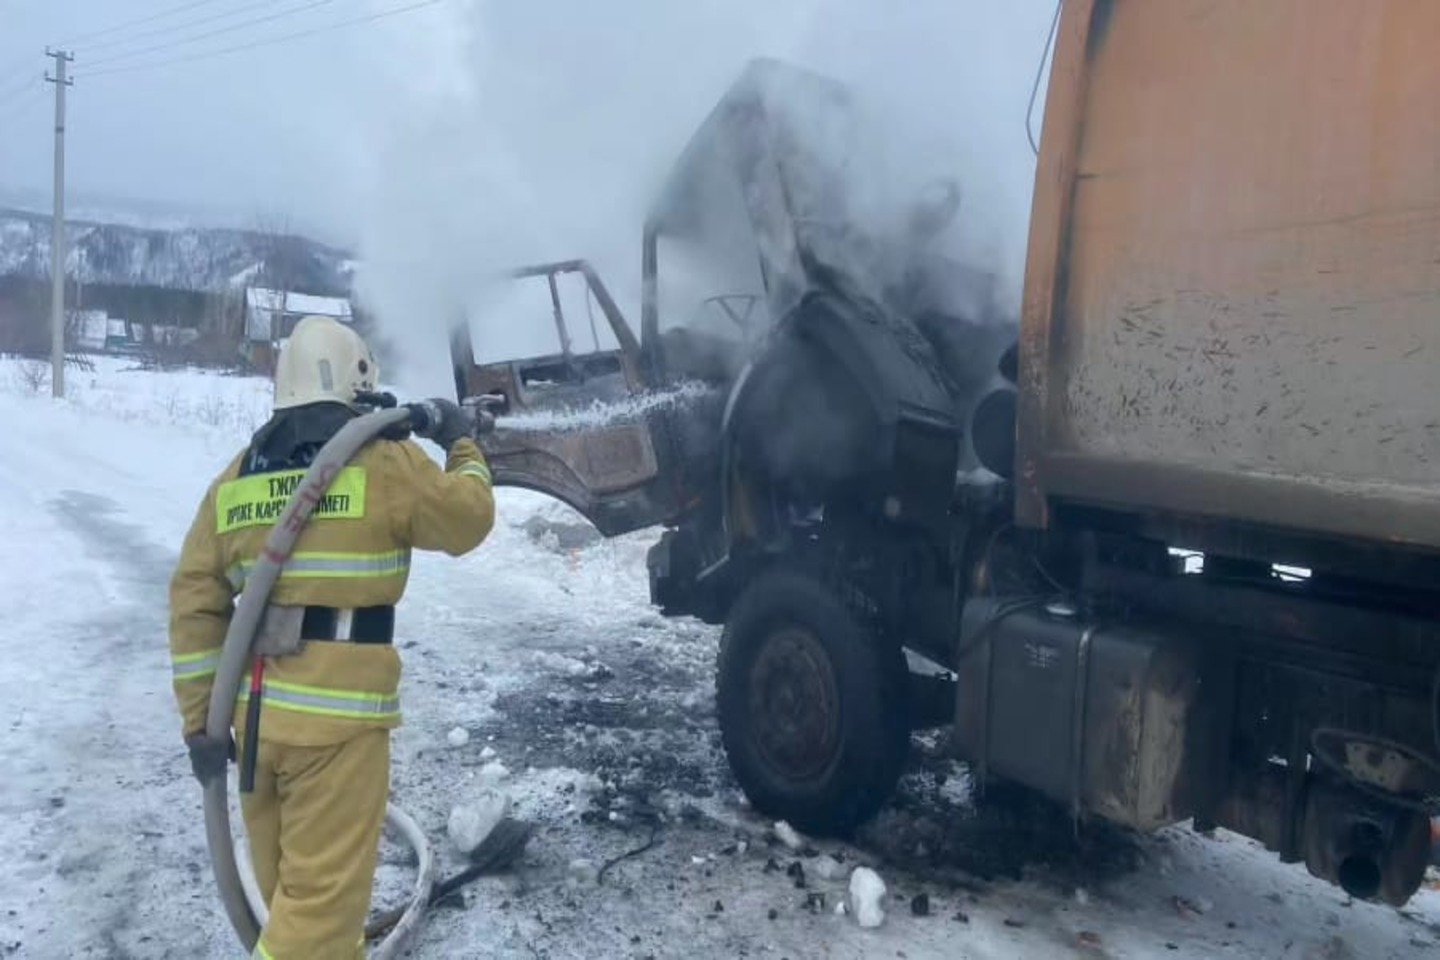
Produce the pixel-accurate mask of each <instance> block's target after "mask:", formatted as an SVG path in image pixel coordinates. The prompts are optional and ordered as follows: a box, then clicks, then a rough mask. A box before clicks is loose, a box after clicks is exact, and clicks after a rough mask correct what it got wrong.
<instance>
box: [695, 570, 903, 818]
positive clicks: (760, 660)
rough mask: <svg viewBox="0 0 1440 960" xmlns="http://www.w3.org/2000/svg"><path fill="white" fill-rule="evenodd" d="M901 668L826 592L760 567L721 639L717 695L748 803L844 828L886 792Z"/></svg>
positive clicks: (894, 751)
mask: <svg viewBox="0 0 1440 960" xmlns="http://www.w3.org/2000/svg"><path fill="white" fill-rule="evenodd" d="M905 679H906V667H905V659H904V655H903V654H902V653H901V652H900V650H899V649H898V648H896V647H888V646H885V645H882V644H880V643H879V642H877V641H876V640H875V639H874V638H873V637H871V636H870V635H869V634H868V632H867V631H866V630H865V629H863V628H862V626H861V625H860V624H859V623H858V622H856V620H855V618H854V617H853V616H851V614H850V612H849V611H848V610H846V609H845V607H844V606H843V605H842V604H841V603H840V601H839V600H837V599H836V598H835V596H834V595H833V594H832V593H831V592H830V591H829V590H827V589H826V588H825V587H823V586H822V585H821V584H819V583H817V582H816V581H815V580H813V579H810V578H809V577H805V576H802V575H800V574H796V573H789V572H779V573H769V574H762V575H761V577H760V579H758V580H757V581H756V582H755V583H754V584H752V585H751V586H750V587H749V588H748V589H747V590H746V591H745V593H743V594H742V595H741V597H740V599H739V600H738V601H737V602H736V604H735V606H734V608H733V610H732V612H731V615H730V619H729V621H728V622H727V623H726V625H725V633H724V636H723V637H722V639H721V641H720V661H719V670H718V673H717V678H716V688H717V690H716V694H717V695H716V700H717V709H718V712H719V717H720V734H721V739H722V741H723V742H724V745H725V753H726V755H727V756H728V757H729V760H730V768H731V769H732V770H733V771H734V773H735V778H736V779H737V780H738V781H740V786H741V787H742V788H743V789H744V791H745V795H746V796H747V797H749V798H750V802H751V803H752V804H753V805H754V806H755V808H756V809H757V810H759V811H761V812H762V813H765V814H766V815H768V816H772V817H776V818H779V819H783V820H787V821H789V822H790V823H791V824H793V825H794V826H795V827H797V828H799V829H801V830H804V831H806V832H808V833H813V834H817V835H842V836H843V835H846V834H848V833H850V832H851V831H852V830H853V829H854V828H855V827H857V826H859V825H860V824H861V823H864V822H865V821H866V820H868V819H870V818H871V817H872V816H874V815H875V813H876V812H877V811H879V809H880V807H881V805H882V804H884V803H885V801H886V800H887V799H889V797H890V794H891V793H892V792H893V791H894V789H895V782H896V780H898V779H899V777H900V770H901V768H902V767H903V766H904V763H905V754H906V751H907V750H908V748H909V744H910V733H909V714H908V712H907V710H906V707H905V703H904V690H905Z"/></svg>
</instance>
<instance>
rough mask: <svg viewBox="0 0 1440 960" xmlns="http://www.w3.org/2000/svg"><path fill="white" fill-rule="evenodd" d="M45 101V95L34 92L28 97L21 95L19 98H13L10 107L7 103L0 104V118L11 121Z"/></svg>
mask: <svg viewBox="0 0 1440 960" xmlns="http://www.w3.org/2000/svg"><path fill="white" fill-rule="evenodd" d="M44 102H45V98H44V97H42V96H38V95H36V94H32V95H31V96H30V97H29V98H28V99H27V98H25V97H20V98H19V99H16V100H11V101H10V104H9V107H8V108H7V107H6V105H4V104H0V120H6V121H9V120H15V119H18V118H20V117H23V116H24V115H25V114H27V113H29V112H30V111H31V110H33V109H35V108H36V107H37V106H39V105H40V104H42V103H44Z"/></svg>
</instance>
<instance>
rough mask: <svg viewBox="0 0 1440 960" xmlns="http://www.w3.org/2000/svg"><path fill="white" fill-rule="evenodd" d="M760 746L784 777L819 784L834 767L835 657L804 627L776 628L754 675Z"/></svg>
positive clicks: (837, 716) (753, 722)
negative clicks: (832, 662)
mask: <svg viewBox="0 0 1440 960" xmlns="http://www.w3.org/2000/svg"><path fill="white" fill-rule="evenodd" d="M750 715H751V729H752V731H753V734H754V739H755V746H756V748H757V749H758V752H759V754H760V757H761V759H762V760H764V762H765V764H766V765H767V766H769V767H770V768H771V770H772V771H774V772H775V773H776V774H777V775H778V776H780V777H782V778H784V779H786V780H790V781H792V782H794V781H808V780H814V779H816V778H818V777H820V776H821V775H823V774H824V773H825V772H826V770H827V769H828V768H829V767H830V765H831V764H832V763H833V762H834V759H835V753H836V750H837V747H838V745H839V741H840V710H839V695H838V692H837V689H836V685H835V673H834V670H833V669H832V668H831V666H830V658H829V657H828V656H826V654H825V648H824V647H823V646H822V645H821V643H820V641H819V639H818V638H816V636H815V635H814V634H813V633H811V632H810V631H809V630H806V629H804V628H802V627H798V626H793V625H787V626H783V627H780V628H778V629H776V630H775V631H774V632H772V633H771V634H770V636H769V637H767V638H766V640H765V641H764V642H763V643H762V644H761V645H760V650H759V652H758V654H757V656H756V658H755V664H754V666H753V668H752V669H751V671H750Z"/></svg>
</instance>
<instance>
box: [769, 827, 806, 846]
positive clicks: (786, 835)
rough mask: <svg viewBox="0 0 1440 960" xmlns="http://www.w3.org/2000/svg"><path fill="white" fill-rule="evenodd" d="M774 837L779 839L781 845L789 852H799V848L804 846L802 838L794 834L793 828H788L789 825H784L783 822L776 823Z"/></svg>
mask: <svg viewBox="0 0 1440 960" xmlns="http://www.w3.org/2000/svg"><path fill="white" fill-rule="evenodd" d="M775 836H776V837H778V838H779V839H780V842H781V843H783V844H785V846H787V847H789V848H790V849H791V850H799V849H800V848H801V847H803V846H805V840H804V838H803V837H801V836H800V834H798V833H796V832H795V828H794V827H792V826H790V824H788V823H786V822H785V821H784V820H779V821H777V822H776V824H775Z"/></svg>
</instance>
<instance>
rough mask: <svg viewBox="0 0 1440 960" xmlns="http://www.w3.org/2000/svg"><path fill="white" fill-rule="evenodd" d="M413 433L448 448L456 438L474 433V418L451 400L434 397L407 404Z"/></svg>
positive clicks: (461, 438)
mask: <svg viewBox="0 0 1440 960" xmlns="http://www.w3.org/2000/svg"><path fill="white" fill-rule="evenodd" d="M409 409H410V418H411V420H412V421H413V422H414V424H415V433H416V434H417V435H418V436H421V437H424V438H425V439H427V440H431V441H434V443H435V444H436V445H437V446H439V447H440V448H441V449H442V450H449V449H450V448H451V447H453V446H454V445H455V443H456V441H458V440H463V439H465V438H466V437H471V436H474V435H475V420H474V419H473V418H472V417H471V416H470V415H469V414H468V413H467V412H466V411H465V410H462V409H461V408H460V405H459V404H457V403H455V401H453V400H446V399H444V398H441V397H436V398H434V399H431V400H423V401H421V402H420V403H412V404H410V405H409Z"/></svg>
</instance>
